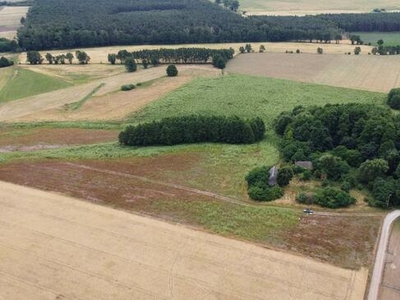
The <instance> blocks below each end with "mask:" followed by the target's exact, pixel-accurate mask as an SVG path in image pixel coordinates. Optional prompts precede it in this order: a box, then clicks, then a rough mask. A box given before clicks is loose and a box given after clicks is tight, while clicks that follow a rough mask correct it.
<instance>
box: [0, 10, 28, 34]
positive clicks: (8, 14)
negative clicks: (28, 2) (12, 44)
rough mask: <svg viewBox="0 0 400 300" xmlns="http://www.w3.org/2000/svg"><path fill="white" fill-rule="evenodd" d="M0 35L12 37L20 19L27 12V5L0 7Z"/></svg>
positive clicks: (15, 32) (19, 24)
mask: <svg viewBox="0 0 400 300" xmlns="http://www.w3.org/2000/svg"><path fill="white" fill-rule="evenodd" d="M0 8H2V9H0V37H4V38H9V39H13V38H14V37H15V36H16V34H17V29H18V28H19V27H20V26H21V23H20V20H21V18H22V17H25V15H26V13H27V12H28V9H29V7H28V6H5V7H0Z"/></svg>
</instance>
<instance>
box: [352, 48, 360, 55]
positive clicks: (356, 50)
mask: <svg viewBox="0 0 400 300" xmlns="http://www.w3.org/2000/svg"><path fill="white" fill-rule="evenodd" d="M360 53H361V47H355V48H354V55H359V54H360Z"/></svg>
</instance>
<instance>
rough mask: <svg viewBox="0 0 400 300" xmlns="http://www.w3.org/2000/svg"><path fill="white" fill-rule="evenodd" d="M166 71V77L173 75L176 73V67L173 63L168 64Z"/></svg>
mask: <svg viewBox="0 0 400 300" xmlns="http://www.w3.org/2000/svg"><path fill="white" fill-rule="evenodd" d="M166 72H167V75H168V77H175V76H177V75H178V69H177V68H176V66H175V65H169V66H168V67H167V70H166Z"/></svg>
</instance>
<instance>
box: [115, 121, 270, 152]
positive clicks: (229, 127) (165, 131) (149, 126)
mask: <svg viewBox="0 0 400 300" xmlns="http://www.w3.org/2000/svg"><path fill="white" fill-rule="evenodd" d="M264 132H265V125H264V122H263V121H262V120H261V119H260V118H254V119H249V120H244V119H241V118H239V117H237V116H232V117H225V116H201V115H190V116H182V117H171V118H164V119H162V120H160V121H153V122H150V123H144V124H139V125H136V126H133V125H130V126H128V127H126V129H125V130H124V131H122V132H121V133H120V134H119V137H118V140H119V142H120V143H121V144H122V145H128V146H151V145H176V144H186V143H188V144H189V143H204V142H212V143H228V144H251V143H254V142H257V141H260V140H262V139H263V137H264Z"/></svg>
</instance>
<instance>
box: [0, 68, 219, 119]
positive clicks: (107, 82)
mask: <svg viewBox="0 0 400 300" xmlns="http://www.w3.org/2000/svg"><path fill="white" fill-rule="evenodd" d="M178 70H179V72H180V75H179V76H178V77H176V78H168V80H164V81H163V83H162V84H161V85H156V88H155V89H154V90H153V91H152V88H149V90H147V89H146V88H143V89H142V88H141V89H137V90H134V91H132V92H130V94H129V93H121V92H120V93H116V94H115V95H114V94H113V95H107V94H109V93H111V92H115V91H119V90H120V87H121V85H124V84H130V83H133V84H137V83H139V82H141V83H143V82H147V81H151V80H154V79H158V78H161V77H164V76H165V66H159V67H156V68H150V69H147V70H139V71H137V72H135V73H123V74H119V75H115V76H111V77H109V78H102V79H99V80H95V81H92V82H90V83H87V84H82V85H78V86H73V87H69V88H66V89H62V90H57V91H53V92H49V93H45V94H40V95H36V96H33V97H28V98H24V99H20V100H16V101H12V102H8V103H5V104H3V105H0V122H1V121H6V122H7V121H49V120H51V121H60V120H93V119H96V120H100V119H101V120H104V119H108V120H109V119H116V118H122V117H125V116H126V115H128V114H130V113H132V112H133V111H134V110H135V109H137V108H139V107H141V106H142V105H144V104H146V103H148V102H150V101H153V100H155V99H157V98H159V97H161V96H162V95H164V94H165V93H166V92H168V91H171V90H173V89H174V88H177V87H178V86H180V85H182V84H184V83H185V82H187V81H189V80H190V79H191V78H193V77H194V76H201V75H212V76H216V75H218V74H219V73H220V71H219V70H217V69H214V68H212V66H210V65H181V66H178ZM102 83H104V85H103V86H102V87H101V88H100V89H99V90H98V91H97V92H96V93H94V95H93V98H91V99H89V100H88V101H87V103H85V105H84V107H85V106H86V105H88V106H87V107H85V108H84V109H82V111H80V110H79V111H78V110H76V111H73V112H68V111H66V109H65V105H66V104H70V103H74V102H77V101H80V100H81V99H83V98H84V97H86V96H87V95H88V94H90V93H91V92H92V91H93V90H94V89H95V88H96V87H98V86H99V85H100V84H102ZM134 93H137V94H138V96H137V97H135V96H134V97H133V98H134V99H133V100H132V97H131V95H132V94H134ZM101 96H103V97H101ZM135 98H136V99H135ZM97 100H99V102H97ZM135 100H136V101H135ZM47 114H48V115H47ZM75 115H76V117H75Z"/></svg>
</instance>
